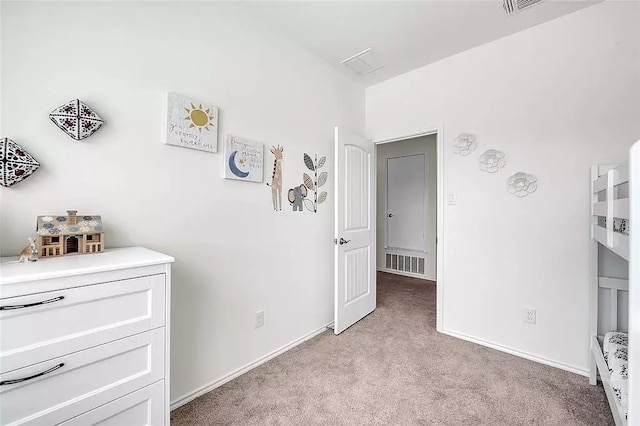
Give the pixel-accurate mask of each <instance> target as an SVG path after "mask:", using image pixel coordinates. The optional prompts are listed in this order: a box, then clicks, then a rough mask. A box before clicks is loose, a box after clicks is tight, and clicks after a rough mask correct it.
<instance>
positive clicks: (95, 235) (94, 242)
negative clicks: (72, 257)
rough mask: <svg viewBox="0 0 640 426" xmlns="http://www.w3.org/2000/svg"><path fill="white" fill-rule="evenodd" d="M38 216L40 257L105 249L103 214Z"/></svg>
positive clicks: (70, 212)
mask: <svg viewBox="0 0 640 426" xmlns="http://www.w3.org/2000/svg"><path fill="white" fill-rule="evenodd" d="M76 213H77V212H76V211H75V210H67V216H38V224H37V226H36V232H37V233H38V247H39V251H38V255H39V257H41V258H43V257H55V256H66V255H69V254H85V253H100V252H102V251H103V250H104V233H103V231H102V219H101V218H100V216H78V215H77V214H76Z"/></svg>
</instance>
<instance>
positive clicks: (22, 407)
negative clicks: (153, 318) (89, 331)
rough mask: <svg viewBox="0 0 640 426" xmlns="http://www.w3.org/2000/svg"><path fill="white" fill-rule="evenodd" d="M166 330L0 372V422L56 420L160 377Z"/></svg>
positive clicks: (92, 407)
mask: <svg viewBox="0 0 640 426" xmlns="http://www.w3.org/2000/svg"><path fill="white" fill-rule="evenodd" d="M164 333H165V330H164V328H158V329H155V330H153V331H148V332H146V333H142V334H137V335H134V336H131V337H127V338H124V339H121V340H116V341H114V342H110V343H107V344H104V345H101V346H97V347H94V348H91V349H87V350H84V351H80V352H76V353H74V354H70V355H66V356H63V357H60V358H56V359H52V360H49V361H45V362H42V363H39V364H36V365H32V366H29V367H26V368H21V369H19V370H15V371H12V372H10V373H5V374H2V375H0V424H2V425H18V424H20V425H23V424H24V425H47V426H50V425H54V424H58V423H61V422H63V421H65V420H68V419H71V418H72V417H75V416H77V415H79V414H82V413H86V412H88V411H90V410H92V409H94V408H96V407H99V406H101V405H103V404H106V403H108V402H111V401H113V400H115V399H117V398H119V397H122V396H124V395H126V394H128V393H131V392H133V391H136V390H138V389H140V388H142V387H144V386H147V385H149V384H151V383H154V382H156V381H159V380H161V379H163V377H164V361H165V360H164V353H165V348H164V344H165V342H164ZM47 371H48V373H46V374H42V373H45V372H47ZM31 377H33V378H31ZM25 378H30V379H28V380H24V381H20V382H18V380H20V379H25Z"/></svg>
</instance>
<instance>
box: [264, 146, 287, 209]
mask: <svg viewBox="0 0 640 426" xmlns="http://www.w3.org/2000/svg"><path fill="white" fill-rule="evenodd" d="M283 152H284V147H281V146H280V145H278V146H277V147H275V146H274V147H272V148H271V153H272V154H273V156H274V157H275V158H274V160H273V174H272V175H271V183H267V186H270V187H271V198H272V200H273V209H274V210H275V211H280V210H282V153H283Z"/></svg>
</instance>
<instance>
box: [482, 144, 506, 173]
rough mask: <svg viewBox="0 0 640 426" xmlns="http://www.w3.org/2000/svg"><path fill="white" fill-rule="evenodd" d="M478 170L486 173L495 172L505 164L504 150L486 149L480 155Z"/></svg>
mask: <svg viewBox="0 0 640 426" xmlns="http://www.w3.org/2000/svg"><path fill="white" fill-rule="evenodd" d="M478 162H479V163H480V170H482V171H483V172H487V173H495V172H497V171H498V170H500V169H501V168H503V167H504V165H505V164H507V159H506V158H505V155H504V152H502V151H498V150H497V149H488V150H486V151H485V152H484V153H483V154H482V155H481V156H480V157H478Z"/></svg>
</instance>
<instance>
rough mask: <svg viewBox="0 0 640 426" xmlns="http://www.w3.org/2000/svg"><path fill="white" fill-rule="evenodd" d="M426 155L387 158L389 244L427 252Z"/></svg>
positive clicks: (389, 245)
mask: <svg viewBox="0 0 640 426" xmlns="http://www.w3.org/2000/svg"><path fill="white" fill-rule="evenodd" d="M425 171H426V169H425V158H424V154H417V155H407V156H404V157H391V158H388V159H387V218H386V219H387V247H390V248H396V249H402V250H412V251H426V239H425V228H426V226H425V219H426V212H425V186H426V185H425V183H426V182H425V176H426V174H425Z"/></svg>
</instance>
